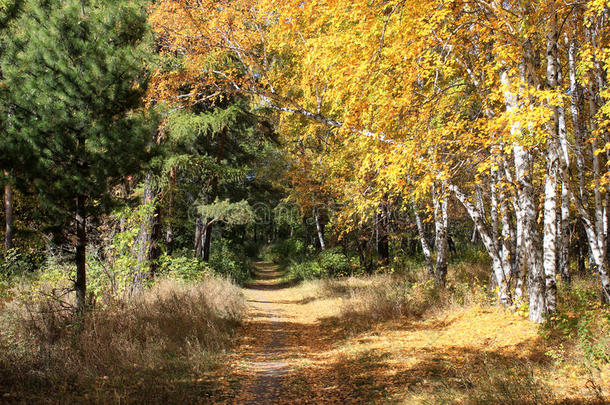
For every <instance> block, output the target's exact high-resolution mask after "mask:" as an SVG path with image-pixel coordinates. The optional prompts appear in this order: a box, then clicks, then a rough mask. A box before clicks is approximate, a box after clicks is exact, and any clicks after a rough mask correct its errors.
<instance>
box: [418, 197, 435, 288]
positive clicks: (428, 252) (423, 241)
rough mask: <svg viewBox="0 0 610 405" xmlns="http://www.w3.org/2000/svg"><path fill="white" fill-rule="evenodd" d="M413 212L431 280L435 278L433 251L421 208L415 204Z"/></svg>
mask: <svg viewBox="0 0 610 405" xmlns="http://www.w3.org/2000/svg"><path fill="white" fill-rule="evenodd" d="M413 212H414V213H415V223H416V225H417V232H418V233H419V240H420V242H421V249H422V252H424V258H425V260H426V268H427V269H428V275H429V276H430V278H433V279H434V278H435V273H434V263H433V262H432V251H431V249H430V245H429V244H428V240H427V239H426V232H425V230H424V224H423V222H422V220H421V215H420V213H419V207H418V206H417V204H413Z"/></svg>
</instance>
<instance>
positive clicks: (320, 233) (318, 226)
mask: <svg viewBox="0 0 610 405" xmlns="http://www.w3.org/2000/svg"><path fill="white" fill-rule="evenodd" d="M313 217H314V220H315V221H316V232H317V233H318V241H319V242H320V249H322V250H325V249H326V244H325V243H324V230H323V229H322V225H321V224H320V218H319V215H318V210H317V209H316V208H314V209H313Z"/></svg>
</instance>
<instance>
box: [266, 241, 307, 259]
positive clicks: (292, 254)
mask: <svg viewBox="0 0 610 405" xmlns="http://www.w3.org/2000/svg"><path fill="white" fill-rule="evenodd" d="M306 253H307V250H306V248H305V243H304V242H303V241H302V240H300V239H284V240H280V241H278V242H277V243H276V244H274V245H272V246H270V247H269V248H268V249H267V250H266V252H265V259H266V260H270V261H273V262H275V263H289V262H290V261H291V260H299V259H300V258H303V257H304V256H305V254H306Z"/></svg>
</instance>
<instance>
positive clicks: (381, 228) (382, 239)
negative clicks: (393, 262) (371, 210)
mask: <svg viewBox="0 0 610 405" xmlns="http://www.w3.org/2000/svg"><path fill="white" fill-rule="evenodd" d="M380 212H381V213H380V214H378V215H377V223H376V226H377V255H378V259H379V261H380V262H381V263H382V264H387V263H388V261H389V260H390V244H389V242H388V217H387V213H386V211H385V208H384V206H383V205H382V206H381V211H380Z"/></svg>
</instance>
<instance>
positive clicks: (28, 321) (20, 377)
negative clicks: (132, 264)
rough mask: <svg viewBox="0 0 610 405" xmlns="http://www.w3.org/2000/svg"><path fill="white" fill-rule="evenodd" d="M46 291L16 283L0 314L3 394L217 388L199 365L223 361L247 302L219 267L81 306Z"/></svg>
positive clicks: (103, 397)
mask: <svg viewBox="0 0 610 405" xmlns="http://www.w3.org/2000/svg"><path fill="white" fill-rule="evenodd" d="M41 291H42V292H43V293H44V294H31V293H29V292H21V293H19V292H17V293H15V298H14V299H13V300H12V301H11V302H9V303H8V304H6V306H5V308H4V309H3V312H2V314H1V317H0V325H1V326H0V391H2V395H3V400H5V401H15V402H24V403H27V402H45V401H51V402H53V401H55V400H57V401H59V399H60V398H61V400H62V402H66V401H67V403H69V402H87V401H91V402H95V403H119V402H120V403H124V402H127V403H163V402H164V397H163V395H169V394H171V397H172V400H176V399H182V400H184V401H186V402H189V398H191V399H190V400H191V401H192V400H193V399H192V396H195V397H197V396H200V395H204V394H205V392H206V391H208V390H211V389H213V387H212V386H211V385H210V384H212V385H213V382H212V383H210V382H205V381H204V380H203V379H202V378H201V375H204V374H205V373H207V372H209V371H210V370H212V369H214V367H217V366H218V365H219V364H220V363H219V362H218V359H217V354H218V353H220V352H221V351H222V350H224V349H225V348H227V347H229V345H230V344H231V342H232V339H233V335H234V331H235V327H236V326H237V325H238V323H239V322H240V321H241V319H242V316H243V313H244V309H245V302H244V298H243V297H242V294H241V292H240V290H239V288H238V287H236V286H235V285H234V284H232V283H231V282H229V281H227V280H226V279H222V278H217V277H205V278H204V279H203V280H202V281H200V282H199V283H196V284H191V285H187V284H185V283H183V282H181V281H178V280H173V279H165V280H161V281H159V282H158V283H156V284H155V285H154V286H153V287H152V288H150V289H147V290H145V291H143V292H142V293H140V294H138V295H136V296H134V297H132V298H131V299H129V300H123V299H121V300H116V301H115V302H113V303H111V304H109V305H104V306H101V307H98V308H94V309H92V310H91V311H89V312H87V313H85V314H83V315H74V313H73V311H72V308H71V306H70V305H69V304H70V303H69V302H66V301H63V300H61V299H59V298H58V296H57V291H53V290H52V289H51V288H50V287H47V286H45V285H43V286H42V290H41ZM83 395H86V397H83ZM53 398H55V400H54V399H53Z"/></svg>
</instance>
